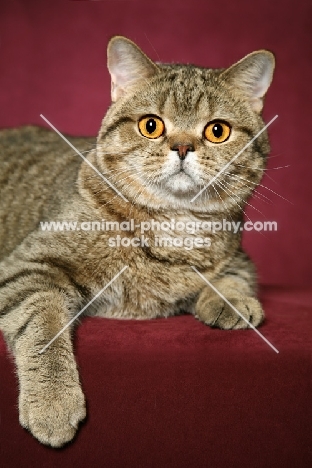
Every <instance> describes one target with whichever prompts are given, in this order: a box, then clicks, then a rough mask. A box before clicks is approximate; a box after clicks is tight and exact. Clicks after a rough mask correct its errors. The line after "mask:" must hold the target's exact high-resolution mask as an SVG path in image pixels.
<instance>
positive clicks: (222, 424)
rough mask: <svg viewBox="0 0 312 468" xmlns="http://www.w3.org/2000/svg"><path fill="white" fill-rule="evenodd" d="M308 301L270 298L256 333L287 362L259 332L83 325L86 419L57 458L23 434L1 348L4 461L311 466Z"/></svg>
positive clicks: (311, 314) (272, 294)
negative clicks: (262, 320) (87, 414)
mask: <svg viewBox="0 0 312 468" xmlns="http://www.w3.org/2000/svg"><path fill="white" fill-rule="evenodd" d="M290 296H291V297H292V298H293V303H292V304H290V301H289V297H290ZM311 296H312V294H311V293H307V292H306V291H303V290H301V291H300V290H297V291H296V290H294V291H289V290H282V289H278V288H270V289H268V288H267V289H266V290H265V291H264V292H263V293H262V299H263V303H264V306H265V309H266V314H267V321H266V323H265V324H264V325H263V326H262V327H261V328H260V331H261V333H262V334H263V335H264V336H265V337H266V338H267V339H269V340H270V341H271V342H272V343H273V344H274V345H275V346H276V348H277V349H278V350H279V354H276V353H275V352H274V351H273V350H272V349H271V348H270V347H268V345H267V344H265V343H264V342H263V341H262V340H261V339H260V338H259V336H258V335H256V333H255V332H254V331H252V330H242V331H223V330H216V329H210V328H209V327H206V326H204V325H203V324H202V323H200V322H198V321H196V320H195V319H194V318H193V317H191V316H180V317H174V318H170V319H159V320H151V321H122V320H108V319H100V318H96V319H94V318H88V319H85V320H84V321H83V324H82V325H81V326H80V327H79V328H78V333H77V336H76V354H77V359H78V363H79V368H80V373H81V378H82V384H83V389H84V391H85V394H86V395H87V404H88V413H89V416H88V420H87V422H86V423H85V424H84V425H83V426H82V427H81V428H80V432H79V434H78V437H77V438H76V439H75V441H74V443H73V444H71V445H69V446H68V447H66V448H64V449H62V450H59V451H57V450H53V449H50V448H47V447H44V446H42V445H40V444H39V443H38V442H37V441H35V440H34V439H33V438H32V437H31V436H30V435H29V434H28V433H27V432H26V431H25V430H24V429H22V428H21V427H20V426H19V425H18V415H17V408H16V399H17V386H16V381H15V378H14V374H13V365H12V363H11V362H10V361H9V359H8V357H7V355H6V354H5V348H4V344H3V343H2V342H0V364H1V381H2V385H1V390H0V411H1V412H0V414H1V438H0V441H1V443H0V447H1V449H0V454H1V455H0V459H2V460H4V461H6V463H9V465H6V466H21V465H20V464H21V463H22V461H25V460H27V465H26V466H43V467H47V468H48V467H51V468H52V467H54V466H62V467H63V466H64V467H65V466H76V467H83V466H108V467H111V468H119V467H131V468H132V467H139V466H140V467H141V466H142V467H147V466H148V467H151V468H159V467H166V468H167V467H168V468H176V467H179V468H189V467H194V468H195V467H199V468H204V467H207V466H212V467H214V468H226V467H231V468H242V467H243V468H245V467H246V468H247V467H252V468H265V467H270V468H279V467H283V468H308V467H310V466H311V463H312V432H311V427H312V405H311V396H312V378H311V376H312V352H311V349H312V307H311Z"/></svg>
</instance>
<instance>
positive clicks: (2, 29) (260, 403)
mask: <svg viewBox="0 0 312 468" xmlns="http://www.w3.org/2000/svg"><path fill="white" fill-rule="evenodd" d="M311 5H312V4H311V1H310V0H297V1H296V2H295V1H290V0H285V1H281V0H280V1H276V2H274V1H273V0H261V1H260V0H255V1H250V0H236V1H229V0H224V1H221V2H216V1H211V0H190V1H183V0H170V1H169V0H156V1H153V0H107V1H92V2H91V1H90V2H88V1H66V0H62V1H59V0H58V1H52V0H50V1H49V2H43V1H42V0H24V1H23V0H0V109H1V113H0V128H1V127H14V126H17V125H23V124H38V125H44V122H43V121H42V119H41V118H40V117H39V115H40V114H41V113H42V114H43V115H45V116H46V117H47V118H48V119H49V120H50V121H51V122H52V123H53V124H54V125H55V126H56V127H57V128H58V129H59V130H60V131H62V132H64V133H69V134H73V135H96V133H97V131H98V129H99V126H100V122H101V119H102V117H103V115H104V114H105V111H106V109H107V107H108V105H109V103H110V82H109V75H108V72H107V69H106V44H107V41H108V40H109V38H110V37H111V36H112V35H115V34H120V35H125V36H127V37H129V38H130V39H132V40H133V41H135V42H137V43H138V45H139V46H141V47H142V48H143V50H144V51H145V52H146V53H147V54H148V55H149V56H150V57H151V58H153V59H155V60H159V61H164V62H170V61H175V62H179V61H181V62H193V63H196V64H199V65H203V66H211V67H224V66H228V65H231V64H232V63H233V62H235V61H237V60H239V59H240V58H242V57H243V56H244V55H245V54H247V53H249V52H252V51H254V50H257V49H261V48H267V49H270V50H272V51H273V52H274V53H275V54H276V59H277V68H276V74H275V78H274V81H273V84H272V87H271V88H270V90H269V93H268V96H267V99H266V105H265V112H264V117H265V121H266V122H268V121H269V120H270V119H271V118H272V117H273V116H274V115H276V114H278V115H279V118H278V119H277V120H276V121H275V122H274V123H273V124H272V126H271V127H270V128H269V134H270V136H271V143H272V152H271V159H270V162H269V165H268V171H267V174H266V176H265V178H264V180H263V185H265V186H266V187H267V188H264V187H262V188H261V189H260V192H261V193H262V194H263V195H265V196H266V197H268V200H263V199H262V200H261V199H259V198H257V197H256V198H254V199H253V202H252V205H253V207H254V208H252V207H248V210H247V214H248V216H249V217H250V218H251V219H252V220H255V221H256V220H260V221H265V220H271V221H272V220H274V221H277V223H278V231H277V232H265V233H259V232H249V233H246V235H245V238H244V243H245V246H246V248H247V250H248V252H249V253H250V254H251V256H252V257H253V259H254V260H255V261H256V264H257V266H258V269H259V274H260V281H261V283H263V284H268V285H271V287H269V288H266V289H264V290H263V293H262V299H263V303H264V306H265V310H266V315H267V321H266V323H265V325H264V326H263V327H261V331H262V333H263V334H264V335H265V336H266V337H267V338H268V339H269V340H270V341H272V343H273V344H274V345H275V346H276V347H277V348H278V349H279V351H280V354H279V355H276V354H275V353H274V352H273V351H272V350H271V349H270V348H269V347H268V346H267V345H266V344H265V343H263V342H262V341H261V340H260V338H259V337H258V336H257V335H256V334H255V333H254V332H253V331H238V332H235V331H233V332H223V331H220V330H211V329H209V328H207V327H204V326H202V324H200V323H199V322H196V321H195V320H194V319H193V318H192V317H177V318H173V319H170V320H168V321H166V320H159V321H150V322H130V321H125V322H122V321H114V320H112V321H109V320H104V319H103V320H99V319H87V320H86V321H85V322H84V323H83V325H82V326H81V327H80V328H79V331H78V336H77V339H76V350H77V357H78V362H79V365H80V369H81V375H82V383H83V387H84V390H85V393H86V395H87V400H88V406H89V418H88V420H87V422H86V423H85V425H84V427H83V428H82V430H81V432H80V434H79V436H78V438H77V440H76V441H75V442H74V444H72V445H70V446H69V447H67V448H65V449H64V450H61V451H53V450H52V449H48V448H46V447H43V446H41V445H40V444H39V443H38V442H36V441H35V440H34V439H33V438H32V437H30V435H29V434H27V432H26V431H23V430H22V428H21V427H19V426H18V417H17V409H16V401H17V385H16V381H15V378H14V371H13V365H12V362H11V361H10V359H8V355H7V353H6V350H5V346H4V343H3V340H1V337H0V379H1V380H0V382H1V383H0V465H4V464H5V466H21V465H25V466H44V467H52V466H70V465H72V464H73V465H75V466H81V467H82V466H87V465H89V466H109V467H114V468H119V467H121V466H122V467H129V468H130V467H131V468H133V467H141V466H142V467H155V468H156V467H157V468H158V467H166V468H167V467H170V468H176V467H179V468H184V467H185V468H186V467H193V466H194V467H195V466H196V467H200V468H201V467H202V468H204V467H206V466H211V467H214V468H226V467H229V466H230V467H233V468H242V467H244V468H245V467H246V468H247V467H248V468H249V467H252V468H258V467H259V468H264V467H265V468H267V467H270V468H278V467H280V466H282V467H283V468H297V467H298V468H303V467H304V468H308V467H310V466H312V454H311V447H312V442H311V433H312V431H311V425H312V423H311V421H312V403H311V402H312V390H311V385H312V384H311V374H312V359H311V348H312V342H311V340H312V321H311V316H312V308H311V302H312V301H311V298H312V294H311V292H310V291H309V287H310V285H311V280H312V275H311V264H312V258H311V247H310V242H311V240H310V239H311V236H310V233H311V227H312V217H311V210H310V204H311V193H312V184H311V168H312V157H311V150H310V136H311V129H310V125H311V117H310V116H311V109H310V108H311V103H310V101H311V93H310V88H311V82H312V73H311V72H312V70H311V68H312V67H311V50H312V47H311V45H312V44H311ZM64 144H65V143H64ZM77 157H78V156H77ZM285 166H289V167H285ZM279 167H282V168H281V169H277V168H279ZM0 170H1V168H0ZM274 192H276V193H274ZM277 194H278V195H277ZM257 210H259V211H260V212H261V213H259V211H257ZM273 285H284V289H279V288H276V286H273ZM299 286H300V289H299V288H298V287H299ZM293 287H295V289H292V288H293ZM304 287H305V288H306V289H304Z"/></svg>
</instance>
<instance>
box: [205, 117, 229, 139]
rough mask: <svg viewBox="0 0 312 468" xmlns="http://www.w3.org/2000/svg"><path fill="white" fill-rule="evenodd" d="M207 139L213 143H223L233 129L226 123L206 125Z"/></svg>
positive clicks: (219, 122)
mask: <svg viewBox="0 0 312 468" xmlns="http://www.w3.org/2000/svg"><path fill="white" fill-rule="evenodd" d="M204 134H205V137H206V138H207V140H208V141H210V142H211V143H223V142H224V141H226V140H227V139H228V138H229V136H230V134H231V127H230V125H229V124H228V123H226V122H221V121H214V122H210V123H209V124H208V125H206V127H205V130H204Z"/></svg>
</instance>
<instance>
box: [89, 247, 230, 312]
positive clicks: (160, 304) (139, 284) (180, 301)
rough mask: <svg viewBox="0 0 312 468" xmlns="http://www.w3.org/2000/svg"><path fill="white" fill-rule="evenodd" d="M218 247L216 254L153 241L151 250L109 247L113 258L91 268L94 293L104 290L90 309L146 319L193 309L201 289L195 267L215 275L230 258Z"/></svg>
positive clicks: (201, 249) (208, 250) (91, 283)
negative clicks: (92, 270) (160, 244)
mask: <svg viewBox="0 0 312 468" xmlns="http://www.w3.org/2000/svg"><path fill="white" fill-rule="evenodd" d="M219 242H221V241H220V239H219ZM151 245H152V247H151ZM218 251H219V253H218V255H216V253H213V254H211V250H210V248H204V247H203V246H201V247H197V248H195V247H194V248H192V249H190V250H187V249H183V248H181V247H172V246H163V247H161V248H159V247H158V248H157V247H155V246H154V244H150V246H149V247H148V248H147V247H143V248H142V247H133V248H129V247H127V248H126V247H123V248H122V247H120V248H116V249H115V250H110V251H109V252H111V257H106V258H105V259H103V261H101V262H99V263H98V264H97V268H96V271H94V272H93V274H92V272H89V275H88V279H87V281H88V283H89V284H90V285H91V288H90V289H91V295H92V297H95V296H96V295H97V294H98V293H99V291H101V290H102V293H101V294H99V296H98V298H97V299H96V300H95V301H94V303H93V304H92V306H91V307H90V310H89V311H88V313H90V314H92V315H97V316H103V317H111V318H125V319H129V318H136V319H147V318H155V317H167V316H170V315H173V314H175V313H178V312H180V311H181V310H184V311H187V312H192V299H194V297H195V296H196V294H197V293H198V292H199V290H200V289H201V288H202V287H203V284H202V280H201V279H200V278H199V277H198V275H196V273H195V272H194V270H193V269H192V265H195V266H197V267H198V268H200V269H201V270H202V271H203V270H205V271H206V272H208V273H209V274H210V275H211V276H212V277H213V276H214V275H215V274H217V273H218V271H220V270H221V269H222V266H223V265H224V264H225V262H226V258H227V253H226V250H225V249H224V248H223V249H220V246H219V249H218ZM108 284H109V285H108ZM107 285H108V286H107Z"/></svg>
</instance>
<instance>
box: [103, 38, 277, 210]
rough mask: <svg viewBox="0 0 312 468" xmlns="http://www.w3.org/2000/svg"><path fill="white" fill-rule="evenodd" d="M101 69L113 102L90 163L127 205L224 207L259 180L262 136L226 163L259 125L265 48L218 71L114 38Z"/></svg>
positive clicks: (265, 83) (267, 72)
mask: <svg viewBox="0 0 312 468" xmlns="http://www.w3.org/2000/svg"><path fill="white" fill-rule="evenodd" d="M108 69H109V72H110V74H111V79H112V101H113V102H112V105H111V107H110V109H109V111H108V113H107V115H106V116H105V118H104V120H103V123H102V128H101V130H100V133H99V137H98V145H97V164H98V166H99V169H100V170H101V172H102V173H103V174H104V175H105V177H107V178H108V179H109V180H110V181H111V182H112V183H113V184H114V185H115V187H116V188H117V189H118V190H119V191H120V192H121V193H122V194H123V195H124V196H125V197H126V198H127V199H128V200H129V201H130V202H134V203H137V204H138V205H145V206H149V207H154V208H158V207H164V208H166V207H168V208H169V207H171V208H175V209H179V208H182V209H185V208H189V209H192V210H200V211H206V210H208V211H215V210H218V211H227V210H229V209H230V208H231V209H233V208H234V206H238V205H240V204H241V203H242V202H244V201H245V200H246V199H247V198H248V196H249V195H250V193H251V192H252V189H253V188H254V187H255V186H256V185H257V184H258V183H259V181H260V179H261V176H262V172H263V168H264V164H265V156H266V155H267V153H268V151H269V144H268V138H267V133H266V132H263V133H261V135H259V136H258V137H257V139H256V140H255V141H254V142H253V143H252V144H251V145H250V146H248V147H247V148H246V149H245V150H244V151H243V152H241V154H240V155H239V156H237V157H236V158H235V159H234V161H233V162H232V163H231V164H228V163H229V162H230V161H231V160H232V159H233V158H234V157H235V156H236V155H237V154H238V153H239V152H240V151H241V150H242V149H243V148H244V147H245V146H246V145H247V144H248V142H250V140H252V138H253V137H254V136H255V135H256V134H257V133H258V132H259V131H260V130H261V129H262V128H263V126H264V123H263V120H262V118H261V110H262V105H263V98H264V96H265V94H266V92H267V90H268V87H269V85H270V83H271V80H272V75H273V70H274V56H273V54H272V53H271V52H268V51H265V50H261V51H258V52H253V53H251V54H249V55H247V56H246V57H245V58H243V59H242V60H240V61H239V62H238V63H236V64H234V65H233V66H231V67H229V68H227V69H217V70H214V69H208V68H201V67H196V66H193V65H165V64H159V63H154V62H152V61H151V60H150V59H149V58H148V57H147V56H146V55H145V54H144V53H143V52H142V51H141V50H140V49H139V48H138V47H137V46H136V45H135V44H134V43H133V42H131V41H130V40H128V39H126V38H124V37H120V36H116V37H114V38H113V39H111V41H110V42H109V45H108ZM224 168H225V169H224ZM221 170H222V172H221V173H220V174H219V172H220V171H221ZM218 174H219V175H218ZM216 176H217V177H216ZM215 177H216V178H215ZM212 179H213V182H212V183H210V182H211V181H212ZM209 183H210V185H209V187H207V188H206V189H205V190H204V191H202V193H201V194H200V196H197V194H198V193H199V191H200V190H202V189H203V188H204V187H206V186H207V185H208V184H209ZM196 196H197V197H196ZM195 197H196V199H195Z"/></svg>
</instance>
